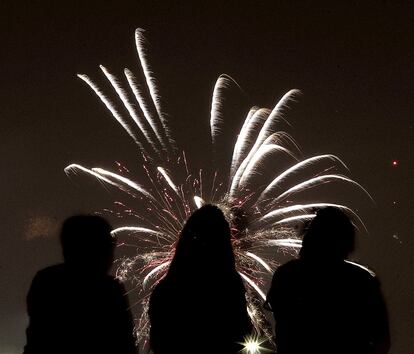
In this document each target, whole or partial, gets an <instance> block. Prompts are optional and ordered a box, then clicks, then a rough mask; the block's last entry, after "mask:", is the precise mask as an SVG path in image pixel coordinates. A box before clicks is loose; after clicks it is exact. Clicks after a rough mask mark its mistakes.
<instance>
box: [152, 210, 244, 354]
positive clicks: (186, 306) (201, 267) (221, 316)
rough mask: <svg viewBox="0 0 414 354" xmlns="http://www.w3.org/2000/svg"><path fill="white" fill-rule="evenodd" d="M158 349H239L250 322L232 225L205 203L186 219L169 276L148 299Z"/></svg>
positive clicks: (224, 353) (223, 353) (222, 352)
mask: <svg viewBox="0 0 414 354" xmlns="http://www.w3.org/2000/svg"><path fill="white" fill-rule="evenodd" d="M149 316H150V321H151V333H150V337H151V338H150V344H151V348H152V350H153V351H154V353H155V354H165V353H169V354H170V353H171V354H172V353H197V354H203V353H209V354H211V353H215V354H231V353H237V352H238V351H239V350H240V349H242V346H241V345H240V342H243V339H244V336H246V335H247V334H249V333H250V331H251V323H250V320H249V317H248V314H247V310H246V298H245V288H244V285H243V282H242V280H241V278H240V276H239V274H238V273H237V271H236V268H235V261H234V254H233V249H232V245H231V235H230V227H229V224H228V223H227V221H226V219H225V218H224V215H223V213H222V211H221V210H220V209H219V208H217V207H215V206H213V205H205V206H203V207H202V208H200V209H198V210H197V211H195V212H194V213H193V214H192V215H191V216H190V218H189V219H188V220H187V223H186V224H185V226H184V228H183V230H182V232H181V235H180V238H179V241H178V244H177V247H176V251H175V255H174V258H173V260H172V262H171V265H170V268H169V270H168V273H167V275H166V276H165V277H164V278H163V279H162V280H161V281H160V282H159V283H158V284H157V286H156V287H155V289H154V291H153V293H152V294H151V299H150V308H149Z"/></svg>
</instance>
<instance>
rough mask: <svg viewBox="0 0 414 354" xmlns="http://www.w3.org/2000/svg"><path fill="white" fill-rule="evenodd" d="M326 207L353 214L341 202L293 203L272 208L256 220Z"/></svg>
mask: <svg viewBox="0 0 414 354" xmlns="http://www.w3.org/2000/svg"><path fill="white" fill-rule="evenodd" d="M326 207H334V208H338V209H341V210H343V211H346V212H350V213H353V214H355V213H354V212H353V211H352V210H351V209H350V208H348V207H346V206H345V205H341V204H333V203H310V204H295V205H291V206H288V207H284V208H279V209H276V210H272V211H270V212H269V213H267V214H265V215H263V216H262V217H261V218H260V219H258V221H259V222H260V221H265V220H267V219H270V218H274V217H277V216H283V215H286V214H289V213H292V212H295V211H303V212H306V211H307V210H309V209H322V208H326ZM355 215H356V214H355Z"/></svg>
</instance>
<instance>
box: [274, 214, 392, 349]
mask: <svg viewBox="0 0 414 354" xmlns="http://www.w3.org/2000/svg"><path fill="white" fill-rule="evenodd" d="M354 242H355V230H354V226H353V224H352V223H351V221H350V219H349V218H348V217H347V216H346V214H345V213H343V212H342V211H341V210H340V209H337V208H332V207H328V208H325V209H321V210H319V211H318V213H317V215H316V216H315V218H314V219H313V220H312V221H311V222H310V224H309V226H308V228H307V230H306V231H305V234H304V238H303V244H302V249H301V251H300V257H299V259H298V260H293V261H290V262H288V263H287V264H285V265H283V266H281V267H279V268H278V269H277V270H276V272H275V274H274V277H273V280H272V285H271V288H270V291H269V294H268V296H267V302H268V303H269V304H270V306H271V308H272V310H273V314H274V317H275V321H276V344H277V348H278V352H277V353H278V354H308V353H309V354H310V353H312V354H313V353H317V354H328V353H329V354H374V353H375V354H379V353H381V354H383V353H387V352H388V350H389V346H390V339H389V328H388V319H387V311H386V307H385V304H384V301H383V297H382V294H381V290H380V286H379V282H378V281H377V279H376V278H375V277H374V276H373V275H371V274H370V273H369V272H368V271H367V270H365V269H362V268H361V267H360V266H357V265H353V264H350V263H347V262H346V261H345V259H346V257H347V256H348V255H349V253H350V252H352V251H353V249H354Z"/></svg>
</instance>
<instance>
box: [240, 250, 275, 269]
mask: <svg viewBox="0 0 414 354" xmlns="http://www.w3.org/2000/svg"><path fill="white" fill-rule="evenodd" d="M246 256H249V257H250V258H252V259H254V260H255V261H256V262H258V263H260V264H261V265H262V266H263V268H265V269H266V270H267V271H268V272H269V273H273V270H272V268H270V266H269V265H268V264H267V263H266V262H265V261H264V260H263V259H262V258H260V257H259V256H258V255H256V254H254V253H252V252H246Z"/></svg>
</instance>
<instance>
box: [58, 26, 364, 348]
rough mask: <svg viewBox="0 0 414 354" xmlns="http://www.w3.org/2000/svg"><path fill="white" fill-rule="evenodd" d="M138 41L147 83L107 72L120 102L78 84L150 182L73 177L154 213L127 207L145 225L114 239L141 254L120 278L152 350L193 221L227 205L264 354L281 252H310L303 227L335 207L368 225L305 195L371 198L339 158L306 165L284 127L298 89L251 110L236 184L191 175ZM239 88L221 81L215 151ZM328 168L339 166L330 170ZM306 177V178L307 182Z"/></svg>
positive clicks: (124, 174) (229, 178)
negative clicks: (98, 104) (211, 207)
mask: <svg viewBox="0 0 414 354" xmlns="http://www.w3.org/2000/svg"><path fill="white" fill-rule="evenodd" d="M135 39H136V41H135V43H136V47H137V52H138V57H139V61H140V65H141V69H142V72H141V73H140V74H141V76H142V77H143V80H142V82H141V81H139V80H138V79H137V77H140V76H139V75H138V76H136V75H135V74H134V73H133V72H132V71H131V70H129V69H125V70H124V75H125V77H123V78H122V79H119V78H117V77H116V76H115V75H113V74H111V73H110V71H109V70H108V69H107V68H105V67H103V66H100V68H101V70H102V72H103V74H104V76H105V77H106V79H107V80H108V84H109V85H110V87H112V88H113V90H114V91H115V92H114V93H113V94H112V95H105V94H104V92H103V90H102V89H101V88H100V87H98V85H97V84H96V83H95V82H94V81H93V80H92V79H91V78H90V77H89V76H87V75H84V74H79V75H78V77H79V78H80V79H82V80H83V81H84V82H85V83H86V84H87V85H88V86H89V87H90V88H91V89H92V90H93V91H94V92H95V94H96V95H97V96H98V97H99V99H100V100H101V101H102V103H103V104H104V105H105V106H106V107H107V108H108V110H109V112H110V113H111V114H112V116H113V117H114V118H115V119H116V121H117V122H118V123H119V124H120V125H121V126H122V128H123V129H124V130H125V131H126V132H127V134H128V135H129V136H130V137H131V138H132V139H133V141H134V142H135V143H136V144H137V146H138V149H139V151H140V153H141V155H142V161H143V164H142V170H143V172H144V173H143V176H142V177H141V178H142V179H143V181H140V182H139V183H137V182H136V181H134V180H133V178H130V177H129V175H130V173H129V172H128V170H127V169H126V168H122V165H121V164H119V163H118V167H120V171H117V172H118V173H115V172H113V171H108V170H104V169H102V168H87V167H84V166H81V165H78V164H71V165H69V166H68V167H66V169H65V171H66V173H67V174H68V175H69V174H73V173H86V174H88V175H90V176H92V177H95V178H97V179H98V180H99V181H100V182H103V183H105V184H109V185H111V186H113V187H116V188H118V189H120V190H121V191H122V192H124V193H126V194H128V195H129V196H131V197H132V198H133V199H134V200H136V201H139V204H140V205H144V208H145V212H140V213H138V212H135V211H134V209H133V208H132V207H130V206H129V205H126V204H123V203H119V202H117V207H118V208H120V209H121V210H122V213H124V214H125V215H129V216H132V217H134V218H135V220H136V221H135V222H134V223H133V224H128V225H123V226H121V227H119V228H117V229H115V230H113V233H114V234H117V235H128V237H126V238H124V239H123V240H125V241H122V242H121V243H120V246H121V247H127V248H132V249H133V251H134V252H133V255H132V256H131V255H129V256H125V257H122V258H120V259H119V260H118V262H117V265H118V267H117V272H116V274H117V276H118V277H119V278H121V279H122V280H129V281H131V282H132V284H133V286H132V289H133V290H134V291H136V292H137V293H138V297H139V298H140V302H139V303H137V304H135V305H141V306H142V309H141V313H142V315H140V317H139V318H138V319H137V320H136V329H137V334H138V338H139V341H140V342H141V344H142V345H144V344H145V343H146V340H147V338H148V333H149V321H148V317H147V309H148V297H149V294H150V292H151V289H152V288H153V287H154V285H155V284H157V282H158V281H159V280H160V279H161V278H162V277H163V276H164V274H165V273H166V272H167V270H168V266H169V263H170V261H171V259H172V257H173V255H174V249H175V244H176V242H177V239H178V236H179V233H180V231H181V229H182V227H183V225H184V223H185V221H186V219H187V218H188V216H189V215H190V214H191V213H192V212H193V211H194V210H195V209H197V208H199V207H200V206H202V205H203V204H205V203H213V204H216V205H218V206H219V207H220V208H221V209H222V210H223V211H224V213H225V215H226V217H227V218H228V220H229V222H230V225H231V229H232V234H233V236H232V244H233V248H234V252H235V256H236V266H237V270H238V272H239V273H240V275H241V277H242V278H243V280H244V281H245V284H246V288H247V303H248V313H249V315H250V317H251V319H252V322H253V325H254V328H255V332H256V333H255V334H254V336H253V337H251V338H250V339H248V340H247V342H246V343H248V345H246V346H245V347H246V348H247V349H246V352H248V353H253V352H259V349H260V344H258V343H259V342H258V341H257V340H256V339H257V338H267V340H268V341H271V340H272V331H271V328H270V326H269V324H268V321H267V320H266V315H265V313H264V312H263V309H262V303H263V300H264V299H265V290H264V288H263V287H264V285H265V284H266V282H268V281H269V277H271V275H272V274H273V272H274V270H275V268H276V267H277V266H278V260H277V254H278V252H277V251H278V250H279V251H280V250H281V251H283V252H290V253H295V252H296V251H297V249H298V248H299V247H300V246H301V240H300V238H299V236H298V235H297V230H296V229H295V226H297V225H298V224H300V223H303V222H306V221H308V220H310V219H312V218H313V217H314V215H315V213H316V211H317V210H318V209H319V208H322V207H325V206H336V207H338V208H340V209H342V210H344V211H345V212H347V213H350V214H353V215H354V216H355V217H356V219H357V220H359V222H360V224H361V225H363V224H362V222H361V221H360V219H359V218H358V217H357V216H356V215H355V213H353V211H352V210H351V209H350V208H348V207H347V206H345V205H341V204H333V203H328V202H324V201H321V200H318V201H314V202H312V203H308V204H298V203H295V196H297V195H298V194H300V193H301V192H303V191H305V190H307V189H310V188H315V187H318V186H321V185H323V184H326V183H329V182H337V183H348V184H351V185H355V186H357V187H358V188H360V189H362V190H363V191H364V192H365V190H364V189H363V188H362V187H361V186H360V185H359V184H357V183H356V182H354V181H353V180H351V179H350V178H348V177H346V176H345V175H342V174H336V173H332V171H335V170H334V169H336V170H338V169H342V170H347V169H346V166H345V165H344V164H343V162H342V161H341V160H340V159H339V158H338V157H336V156H334V155H330V154H325V155H318V156H312V157H309V158H306V159H300V158H298V156H299V155H300V151H299V148H298V147H297V145H296V144H295V142H294V140H293V138H292V137H291V136H290V135H289V134H287V133H286V132H283V131H279V129H278V126H279V124H280V122H282V121H284V113H285V111H286V109H287V107H288V104H289V103H290V102H292V101H293V100H295V98H296V97H297V95H298V94H299V91H298V90H290V91H289V92H287V93H286V94H285V95H283V96H282V98H281V99H280V100H279V101H278V102H277V103H276V105H275V107H274V108H273V109H272V110H269V109H265V108H259V107H253V108H251V109H250V111H249V112H248V113H247V116H246V118H245V120H244V123H243V124H242V127H241V129H240V132H239V134H238V136H237V139H236V141H235V144H234V149H233V152H232V158H231V164H230V166H229V173H228V174H227V175H226V177H223V176H222V175H220V176H219V175H218V174H217V173H213V178H210V179H209V180H208V181H206V179H205V177H203V171H201V170H200V171H198V172H197V173H194V174H193V173H190V171H189V170H190V169H189V166H188V163H187V158H186V155H185V153H184V152H179V151H180V150H179V149H178V148H177V146H176V145H175V142H174V140H173V138H172V137H171V133H170V131H169V128H168V121H167V120H166V118H165V116H164V114H163V110H162V108H161V103H160V96H159V93H158V90H157V87H156V82H155V79H154V77H153V75H152V73H151V70H150V68H149V65H148V62H147V58H146V55H145V46H144V43H145V39H144V37H143V30H141V29H137V30H136V33H135ZM122 80H123V81H122ZM109 85H108V86H109ZM232 86H236V87H237V86H238V85H237V84H236V83H235V81H234V80H233V79H232V78H231V77H230V76H228V75H221V76H220V77H219V78H218V80H217V82H216V84H215V86H214V89H213V93H212V102H211V116H210V127H211V142H212V144H213V149H212V150H213V151H215V149H214V146H215V145H216V144H217V138H218V136H219V135H220V134H221V133H220V132H221V130H222V129H221V128H222V126H223V125H224V124H225V117H224V115H223V104H224V100H223V96H224V95H225V92H226V90H228V89H230V88H231V87H232ZM281 155H283V156H284V158H286V159H288V160H289V166H288V168H285V169H284V170H282V171H280V170H279V169H277V168H275V171H273V172H272V173H269V172H266V174H265V175H262V176H261V179H262V182H261V184H260V185H259V186H258V185H257V184H256V185H255V184H254V180H255V178H257V175H258V174H261V171H262V168H263V167H264V166H267V164H266V162H268V161H269V159H273V160H272V161H274V160H275V159H276V158H278V157H279V156H281ZM323 164H325V165H326V164H328V165H329V167H327V168H324V169H322V170H321V168H320V166H322V165H323ZM272 165H275V164H274V162H272ZM216 169H217V170H218V169H219V166H216ZM220 169H221V168H220ZM267 171H268V169H267ZM304 174H305V175H306V177H301V176H303V175H304ZM263 181H265V182H264V183H263ZM206 186H208V188H207V187H206ZM212 286H214V284H212ZM218 291H219V289H218Z"/></svg>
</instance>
